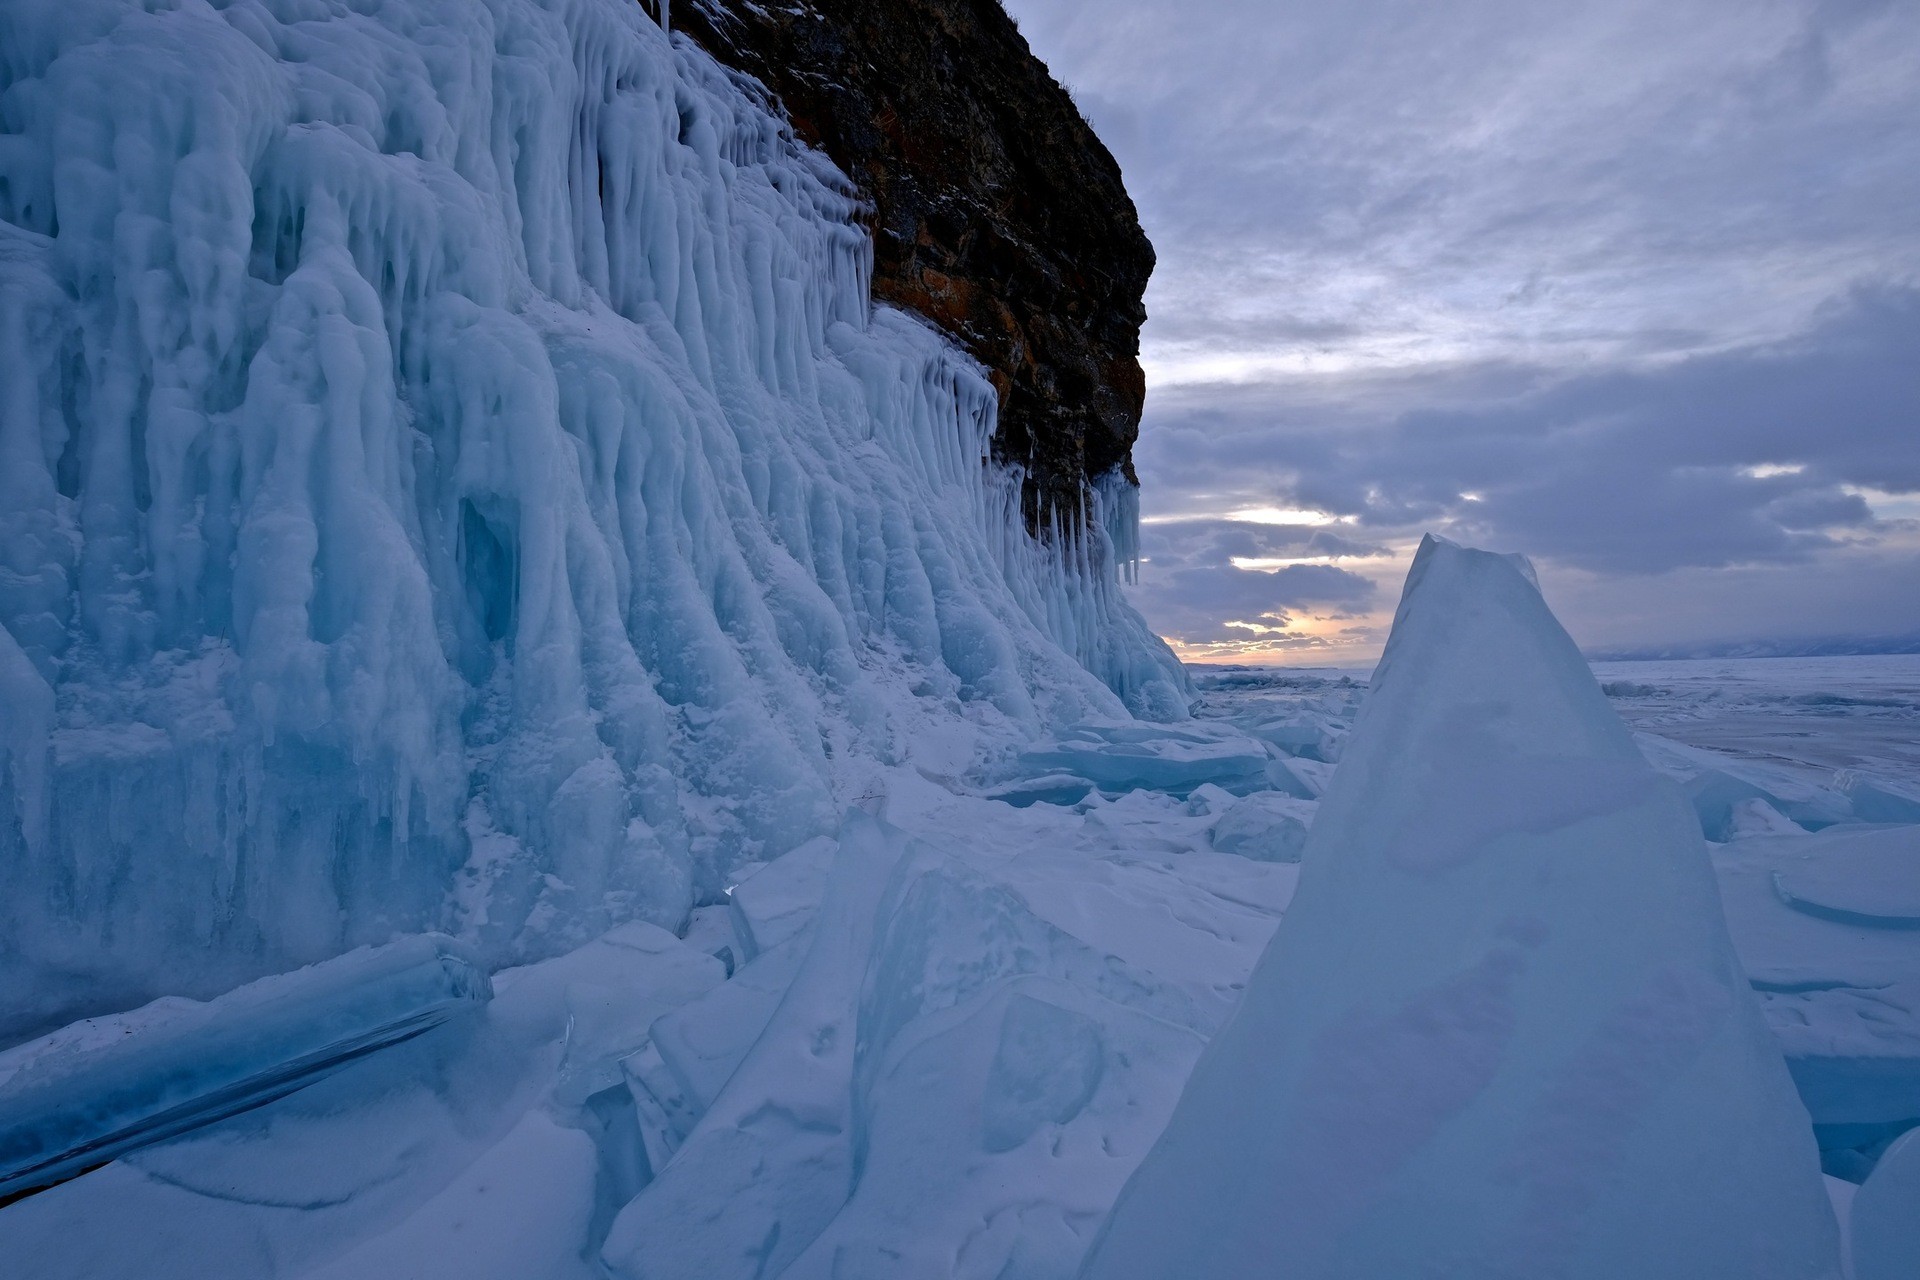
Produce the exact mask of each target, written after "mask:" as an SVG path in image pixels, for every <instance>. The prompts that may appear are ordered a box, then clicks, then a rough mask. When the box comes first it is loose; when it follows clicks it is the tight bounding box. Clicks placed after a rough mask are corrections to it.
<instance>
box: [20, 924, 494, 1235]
mask: <svg viewBox="0 0 1920 1280" xmlns="http://www.w3.org/2000/svg"><path fill="white" fill-rule="evenodd" d="M492 994H493V989H492V985H491V983H490V982H489V981H488V979H487V975H486V974H485V973H484V972H482V971H481V970H479V969H477V968H476V967H475V966H474V965H473V963H472V962H471V959H470V957H468V956H466V955H464V954H462V949H461V948H459V947H458V946H456V945H454V944H453V943H452V942H451V941H450V940H448V939H446V938H439V937H431V936H428V937H419V938H409V939H405V940H403V941H400V942H395V943H391V944H389V945H387V946H384V947H372V948H365V949H362V950H359V951H352V952H349V953H347V954H346V955H343V956H337V957H335V958H334V959H332V960H328V961H326V962H324V963H321V964H317V965H313V966H311V967H309V968H307V969H303V970H300V971H299V972H297V973H289V974H281V975H278V976H275V977H272V978H263V979H261V980H260V981H258V982H254V983H250V984H249V985H247V986H244V987H241V988H239V989H238V990H235V991H230V992H228V993H227V994H226V995H223V996H221V997H220V998H219V999H217V1000H214V1001H211V1002H208V1003H205V1004H202V1003H200V1002H197V1001H192V1000H181V999H177V998H169V999H163V1000H159V1001H155V1002H154V1003H153V1004H151V1005H148V1006H147V1007H145V1008H142V1009H136V1010H133V1011H132V1012H130V1013H126V1014H120V1015H117V1016H113V1017H104V1018H96V1019H88V1020H86V1021H83V1022H80V1023H76V1024H74V1025H73V1026H70V1027H67V1028H64V1029H63V1030H61V1031H58V1032H55V1033H54V1034H53V1035H51V1036H47V1037H44V1038H42V1039H40V1040H35V1041H30V1042H28V1043H26V1044H22V1045H16V1046H15V1047H14V1048H12V1049H10V1050H8V1051H7V1052H5V1053H0V1199H4V1198H7V1197H10V1196H13V1195H17V1194H19V1193H21V1192H23V1191H29V1190H32V1189H34V1188H36V1187H42V1186H46V1185H49V1184H51V1183H55V1182H59V1181H61V1180H62V1179H65V1178H70V1177H72V1176H73V1175H74V1174H76V1173H78V1172H80V1171H81V1170H84V1169H88V1168H91V1167H93V1166H95V1165H100V1164H104V1163H106V1162H107V1161H109V1160H112V1159H114V1158H115V1157H117V1156H120V1155H122V1154H124V1153H125V1152H127V1151H131V1150H135V1149H137V1148H139V1147H143V1146H147V1145H149V1144H152V1143H155V1142H159V1141H162V1140H164V1139H166V1138H171V1137H173V1136H175V1135H176V1134H180V1133H184V1132H187V1131H189V1130H192V1129H197V1128H199V1127H201V1126H203V1125H206V1124H210V1123H212V1122H213V1121H216V1120H220V1119H223V1118H224V1117H226V1116H230V1115H233V1114H234V1113H235V1112H239V1111H244V1110H246V1109H248V1108H250V1107H256V1106H259V1105H260V1104H262V1103H264V1102H268V1101H271V1100H272V1099H274V1098H277V1097H280V1096H282V1095H284V1094H286V1093H289V1092H292V1091H293V1090H295V1089H299V1088H302V1087H304V1086H306V1085H308V1084H310V1083H312V1082H313V1081H314V1080H315V1079H316V1078H318V1077H320V1076H322V1075H325V1074H326V1073H328V1072H330V1071H336V1070H338V1069H339V1068H340V1067H342V1066H344V1065H345V1064H346V1063H348V1062H351V1061H352V1060H353V1059H355V1058H357V1057H360V1056H362V1055H364V1054H367V1053H371V1052H372V1051H374V1050H376V1049H381V1048H384V1047H386V1046H388V1045H392V1044H397V1043H399V1042H401V1041H403V1040H408V1039H411V1038H412V1037H414V1036H417V1035H419V1034H421V1033H422V1032H424V1031H427V1030H429V1029H431V1028H433V1027H436V1026H438V1025H439V1024H441V1023H442V1022H445V1021H446V1020H447V1019H449V1018H451V1017H454V1016H455V1015H457V1014H460V1013H464V1012H467V1011H469V1010H471V1009H474V1008H476V1007H478V1006H479V1005H481V1004H484V1003H485V1002H486V1001H487V1000H488V999H489V998H490V997H491V996H492Z"/></svg>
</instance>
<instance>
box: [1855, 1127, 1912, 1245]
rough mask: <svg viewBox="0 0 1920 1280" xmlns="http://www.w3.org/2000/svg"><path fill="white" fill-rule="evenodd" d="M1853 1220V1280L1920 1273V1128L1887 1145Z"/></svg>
mask: <svg viewBox="0 0 1920 1280" xmlns="http://www.w3.org/2000/svg"><path fill="white" fill-rule="evenodd" d="M1852 1218H1853V1222H1852V1236H1853V1276H1854V1280H1913V1277H1915V1276H1920V1130H1915V1131H1913V1132H1910V1133H1908V1134H1906V1135H1905V1136H1903V1137H1901V1138H1900V1139H1899V1140H1898V1141H1896V1142H1895V1143H1894V1144H1893V1145H1892V1146H1891V1147H1888V1148H1887V1153H1886V1154H1885V1155H1884V1156H1882V1157H1881V1158H1880V1164H1879V1167H1878V1168H1876V1169H1875V1170H1874V1171H1873V1176H1872V1177H1870V1178H1868V1179H1867V1181H1866V1185H1864V1186H1862V1187H1861V1188H1860V1191H1859V1193H1858V1194H1857V1195H1855V1196H1854V1197H1853V1213H1852Z"/></svg>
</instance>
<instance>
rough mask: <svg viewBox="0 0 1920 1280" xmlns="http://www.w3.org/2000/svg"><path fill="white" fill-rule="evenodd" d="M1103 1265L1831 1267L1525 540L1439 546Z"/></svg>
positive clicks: (1689, 900) (1720, 959)
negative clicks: (1268, 927)
mask: <svg viewBox="0 0 1920 1280" xmlns="http://www.w3.org/2000/svg"><path fill="white" fill-rule="evenodd" d="M1082 1274H1083V1276H1086V1277H1094V1278H1097V1280H1126V1278H1130V1277H1138V1278H1140V1280H1164V1278H1165V1277H1169V1276H1207V1277H1214V1278H1216V1280H1240V1278H1241V1277H1248V1278H1252V1277H1260V1278H1263V1280H1264V1278H1266V1277H1284V1278H1285V1280H1316V1278H1318V1277H1352V1278H1356V1280H1376V1278H1384V1277H1412V1276H1421V1277H1429V1276H1431V1277H1460V1278H1462V1280H1464V1278H1467V1277H1472V1278H1473V1280H1488V1278H1491V1277H1514V1278H1515V1280H1540V1278H1543V1277H1561V1278H1566V1280H1575V1278H1577V1280H1623V1278H1625V1277H1633V1278H1634V1280H1667V1278H1671V1280H1683V1278H1684V1280H1701V1278H1703V1277H1709V1276H1711V1277H1722V1276H1724V1277H1735V1276H1737V1277H1741V1280H1789V1278H1791V1280H1800V1278H1802V1277H1825V1276H1837V1275H1838V1261H1837V1243H1836V1230H1835V1226H1834V1222H1833V1218H1832V1213H1831V1210H1830V1208H1829V1207H1828V1203H1827V1199H1826V1196H1825V1194H1824V1192H1823V1190H1822V1187H1821V1181H1820V1171H1819V1167H1818V1163H1817V1155H1816V1151H1815V1147H1814V1140H1813V1135H1812V1133H1811V1131H1810V1128H1809V1125H1808V1121H1807V1117H1806V1113H1805V1111H1804V1110H1803V1109H1802V1107H1801V1105H1800V1102H1799V1100H1798V1099H1797V1098H1796V1096H1795V1094H1794V1090H1793V1086H1792V1084H1791V1082H1790V1081H1789V1079H1788V1076H1787V1072H1786V1069H1785V1067H1784V1065H1783V1064H1782V1062H1781V1058H1780V1052H1779V1050H1778V1049H1777V1048H1776V1047H1775V1046H1774V1043H1773V1041H1772V1040H1771V1039H1770V1037H1769V1035H1768V1032H1767V1029H1766V1027H1765V1026H1764V1025H1763V1024H1762V1022H1761V1018H1760V1014H1759V1011H1758V1009H1757V1007H1756V1005H1755V1003H1754V1000H1753V997H1752V995H1751V993H1750V991H1749V990H1748V987H1747V983H1746V979H1745V977H1744V975H1743V974H1742V973H1741V971H1740V969H1739V965H1738V962H1737V961H1736V959H1735V957H1734V954H1733V950H1732V947H1731V945H1730V943H1729V941H1728V938H1727V932H1726V926H1725V923H1724V919H1723V916H1722V913H1721V908H1720V903H1719V899H1718V896H1717V893H1716V889H1715V885H1714V881H1713V878H1712V875H1711V872H1710V870H1709V868H1708V863H1707V859H1706V854H1705V850H1704V848H1703V846H1702V844H1701V837H1700V832H1699V827H1698V826H1697V824H1696V823H1695V821H1694V817H1693V814H1692V812H1691V810H1690V809H1689V808H1688V807H1687V804H1686V801H1685V800H1684V799H1683V798H1682V797H1681V795H1680V794H1679V793H1678V791H1677V790H1675V789H1674V787H1672V786H1671V785H1670V784H1669V783H1667V782H1665V781H1664V780H1662V779H1661V778H1659V777H1658V776H1656V775H1655V773H1654V772H1653V770H1652V769H1651V768H1650V767H1649V766H1648V765H1647V764H1646V763H1645V762H1644V761H1643V760H1642V759H1641V758H1640V755H1639V753H1638V752H1637V751H1636V749H1635V747H1634V745H1633V742H1632V740H1631V738H1630V737H1629V736H1628V733H1627V730H1626V729H1625V727H1624V726H1623V725H1622V724H1621V723H1620V721H1619V720H1618V719H1617V718H1616V717H1615V716H1614V714H1613V712H1612V711H1611V710H1609V708H1608V706H1607V702H1606V699H1605V697H1604V696H1603V695H1602V694H1601V692H1600V690H1599V689H1598V687H1597V686H1596V685H1595V683H1594V680H1593V677H1592V675H1591V674H1590V672H1589V671H1588V668H1587V665H1586V663H1585V662H1584V661H1583V660H1582V658H1581V656H1580V654H1579V652H1578V651H1577V650H1576V649H1575V648H1574V645H1573V643H1572V641H1571V640H1570V639H1569V638H1568V637H1567V635H1566V633H1565V632H1564V631H1562V630H1561V628H1560V626H1559V624H1558V623H1557V622H1556V621H1555V620H1554V618H1553V615H1552V614H1551V613H1550V612H1549V610H1548V609H1547V606H1546V603H1545V601H1544V600H1543V599H1542V598H1541V595H1540V592H1539V589H1538V587H1537V586H1536V585H1535V583H1534V581H1533V577H1532V574H1531V571H1530V570H1529V568H1528V567H1527V566H1526V564H1525V562H1524V561H1519V560H1516V559H1513V558H1509V557H1503V556H1497V555H1492V554H1489V553H1486V552H1481V551H1473V550H1468V549H1465V548H1462V547H1458V546H1454V545H1452V544H1450V543H1446V542H1442V541H1439V540H1437V539H1431V538H1430V539H1428V540H1427V541H1426V542H1425V543H1424V544H1423V545H1422V546H1421V548H1420V551H1419V554H1418V556H1417V557H1416V558H1415V561H1414V564H1413V569H1412V572H1411V573H1410V575H1409V576H1408V579H1407V585H1406V591H1405V594H1404V596H1403V597H1402V599H1401V603H1400V609H1399V613H1398V615H1397V617H1396V618H1395V620H1394V629H1393V636H1392V639H1391V641H1390V642H1389V643H1388V646H1387V652H1386V656H1385V658H1384V659H1383V660H1382V662H1381V665H1380V669H1379V671H1378V673H1377V675H1376V677H1375V682H1374V688H1373V691H1372V693H1371V695H1370V697H1369V700H1368V704H1367V706H1366V708H1365V710H1364V711H1363V713H1362V715H1361V718H1360V720H1359V722H1358V724H1357V725H1356V727H1355V730H1354V733H1353V736H1352V738H1351V740H1350V741H1349V743H1348V745H1347V749H1346V753H1345V756H1344V758H1343V760H1342V763H1341V765H1340V770H1339V773H1338V774H1337V775H1336V777H1335V780H1334V782H1333V785H1332V787H1331V789H1330V791H1329V792H1328V794H1327V797H1326V799H1325V801H1324V802H1323V804H1322V807H1321V810H1320V814H1319V817H1318V819H1317V820H1316V822H1315V824H1314V827H1313V830H1312V835H1311V837H1310V839H1309V842H1308V845H1307V848H1306V851H1305V854H1304V859H1303V868H1302V875H1301V883H1300V891H1299V895H1298V897H1297V898H1296V899H1295V902H1294V905H1293V907H1292V909H1291V910H1290V911H1289V913H1288V915H1287V918H1286V920H1285V921H1284V923H1283V924H1282V925H1281V927H1280V931H1279V933H1278V934H1277V935H1276V936H1275V939H1274V941H1273V943H1272V945H1271V946H1270V947H1269V949H1268V951H1267V953H1266V955H1265V956H1264V957H1263V958H1262V960H1261V962H1260V965H1259V967H1258V968H1257V969H1256V970H1255V972H1254V975H1253V978H1252V980H1251V981H1250V982H1249V984H1248V987H1247V991H1246V995H1245V999H1244V1002H1243V1003H1242V1005H1241V1007H1240V1009H1239V1011H1238V1013H1237V1014H1236V1016H1235V1018H1234V1020H1233V1021H1232V1022H1231V1023H1230V1024H1229V1025H1228V1026H1227V1028H1226V1029H1225V1030H1224V1031H1222V1032H1221V1034H1220V1035H1219V1036H1218V1037H1217V1039H1216V1040H1215V1041H1214V1043H1213V1044H1212V1045H1210V1046H1209V1048H1208V1050H1207V1053H1206V1055H1205V1056H1204V1057H1203V1058H1202V1060H1201V1062H1200V1065H1199V1066H1198V1068H1197V1069H1196V1070H1195V1072H1194V1074H1193V1077H1192V1079H1191V1080H1190V1081H1189V1083H1188V1085H1187V1087H1186V1090H1185V1093H1184V1094H1183V1095H1182V1097H1181V1100H1180V1104H1179V1106H1178V1108H1177V1109H1176V1111H1175V1113H1174V1116H1173V1119H1172V1120H1171V1122H1170V1123H1169V1125H1168V1127H1167V1129H1166V1131H1165V1133H1164V1134H1163V1135H1162V1137H1161V1138H1160V1140H1159V1143H1158V1144H1157V1145H1156V1146H1155V1148H1154V1149H1153V1150H1152V1152H1151V1153H1150V1154H1149V1155H1148V1156H1147V1158H1146V1160H1145V1161H1144V1163H1143V1164H1142V1165H1141V1166H1140V1168H1139V1169H1138V1170H1137V1171H1136V1172H1135V1174H1134V1176H1133V1178H1132V1180H1131V1181H1130V1182H1129V1183H1128V1185H1127V1188H1126V1190H1125V1191H1124V1192H1123V1194H1122V1195H1121V1197H1120V1200H1119V1203H1118V1204H1117V1206H1116V1207H1115V1209H1114V1211H1113V1214H1112V1216H1111V1217H1110V1219H1109V1220H1108V1222H1107V1224H1106V1226H1105V1227H1104V1229H1103V1231H1102V1233H1101V1235H1100V1237H1099V1239H1098V1240H1097V1241H1096V1242H1095V1244H1094V1247H1093V1249H1092V1251H1091V1253H1090V1254H1089V1255H1088V1259H1087V1262H1086V1264H1085V1267H1084V1270H1083V1272H1082Z"/></svg>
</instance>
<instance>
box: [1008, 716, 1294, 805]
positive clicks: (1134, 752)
mask: <svg viewBox="0 0 1920 1280" xmlns="http://www.w3.org/2000/svg"><path fill="white" fill-rule="evenodd" d="M1270 763H1277V762H1271V761H1270V758H1269V756H1268V753H1267V749H1266V748H1265V746H1263V745H1262V744H1261V743H1260V742H1258V741H1257V740H1255V739H1253V738H1249V737H1247V736H1246V735H1244V734H1241V733H1238V732H1236V731H1234V730H1231V729H1227V728H1224V727H1222V728H1214V727H1211V726H1205V725H1199V724H1188V725H1178V726H1175V725H1148V724H1141V723H1137V722H1129V723H1125V724H1109V723H1103V722H1088V723H1083V724H1079V725H1076V726H1074V727H1073V728H1072V729H1071V730H1069V731H1067V732H1065V733H1063V734H1061V735H1060V737H1059V739H1058V740H1057V741H1055V742H1052V743H1048V744H1045V745H1042V746H1038V747H1035V748H1033V749H1031V750H1028V751H1023V752H1021V753H1020V756H1019V759H1018V762H1017V768H1018V769H1019V771H1020V774H1021V775H1022V777H1024V778H1039V777H1053V776H1057V775H1068V776H1071V777H1075V778H1084V779H1086V780H1087V781H1089V782H1091V783H1092V784H1093V785H1094V786H1096V787H1098V788H1100V790H1102V791H1133V790H1142V791H1163V792H1166V793H1167V794H1169V795H1175V796H1180V797H1185V796H1187V795H1189V794H1190V793H1191V792H1192V791H1193V789H1194V788H1195V787H1198V786H1200V785H1202V784H1203V783H1211V784H1213V785H1214V786H1217V787H1221V788H1223V789H1225V790H1227V791H1231V792H1233V793H1234V794H1235V795H1245V794H1247V793H1248V792H1251V791H1259V790H1264V789H1266V788H1268V787H1271V786H1276V785H1282V784H1281V783H1278V782H1276V781H1275V780H1274V779H1273V778H1271V777H1270V774H1269V768H1268V766H1269V764H1270Z"/></svg>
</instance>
